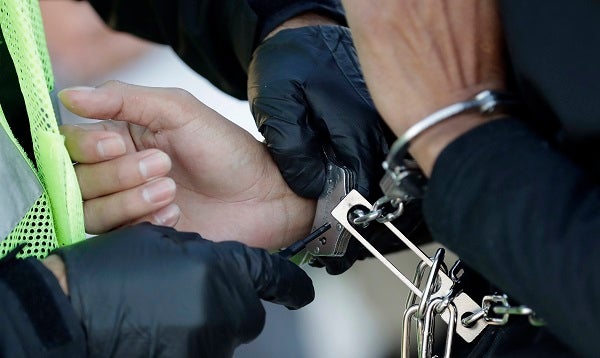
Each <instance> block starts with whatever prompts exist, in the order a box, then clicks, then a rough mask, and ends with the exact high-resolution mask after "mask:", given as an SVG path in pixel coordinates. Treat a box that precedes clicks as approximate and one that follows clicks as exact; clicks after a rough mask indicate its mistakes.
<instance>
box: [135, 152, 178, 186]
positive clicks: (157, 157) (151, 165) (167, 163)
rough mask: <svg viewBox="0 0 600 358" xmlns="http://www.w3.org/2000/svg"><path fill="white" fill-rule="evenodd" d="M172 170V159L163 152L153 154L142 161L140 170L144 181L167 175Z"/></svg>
mask: <svg viewBox="0 0 600 358" xmlns="http://www.w3.org/2000/svg"><path fill="white" fill-rule="evenodd" d="M170 169H171V158H169V156H168V155H167V154H165V153H163V152H159V151H157V152H153V153H152V154H150V155H148V156H147V157H145V158H143V159H142V160H140V163H139V170H140V174H142V177H143V178H144V179H150V178H153V177H156V176H159V175H164V174H166V173H167V172H168V171H169V170H170Z"/></svg>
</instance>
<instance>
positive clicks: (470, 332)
mask: <svg viewBox="0 0 600 358" xmlns="http://www.w3.org/2000/svg"><path fill="white" fill-rule="evenodd" d="M360 206H362V207H365V208H367V210H371V209H372V208H373V207H372V205H371V204H370V203H369V202H368V201H367V200H366V199H365V198H364V197H363V196H362V195H360V193H359V192H358V191H356V190H352V191H351V192H350V193H349V194H348V195H347V196H346V197H345V198H344V199H343V200H342V201H341V202H340V203H339V204H338V206H336V207H335V208H334V209H333V211H332V216H333V217H334V218H335V219H336V220H337V221H338V222H339V223H340V224H342V226H343V227H344V228H345V229H346V230H348V232H350V233H351V234H352V236H354V238H356V239H357V240H358V241H359V242H360V243H361V244H362V245H363V246H364V247H365V248H366V249H367V250H369V252H370V253H371V254H372V255H373V256H374V257H375V258H377V259H378V260H379V261H380V262H381V263H382V264H383V265H384V266H385V267H386V268H387V269H388V270H390V271H391V272H392V273H393V274H394V275H395V276H396V277H397V278H398V279H400V281H402V283H404V284H405V285H406V286H407V287H408V288H409V290H411V291H412V292H413V293H414V294H415V295H416V296H417V297H423V293H422V292H421V290H420V289H419V288H418V287H416V286H415V285H414V284H413V282H412V281H411V280H409V279H408V278H406V276H405V275H404V274H403V273H402V272H400V270H398V269H397V268H396V267H395V266H394V265H393V264H392V263H391V262H390V261H389V260H387V259H386V258H385V257H384V256H383V255H382V254H381V253H380V252H379V251H377V249H375V247H373V245H371V244H370V243H369V242H368V241H367V240H366V239H365V238H364V237H363V236H362V235H361V234H360V233H359V232H358V231H357V229H356V228H355V227H354V225H353V224H352V223H351V222H350V221H349V213H351V212H352V211H353V210H354V209H355V208H356V207H360ZM382 225H385V226H386V227H387V228H388V229H389V230H390V231H391V232H392V233H393V234H394V235H395V236H396V237H398V239H399V240H401V241H402V242H403V243H404V244H405V245H406V246H407V247H408V248H409V249H410V250H411V251H412V252H413V253H414V254H415V255H417V257H418V258H419V259H420V260H422V261H423V262H424V263H425V264H426V265H428V266H430V267H431V266H432V265H433V262H432V260H431V259H430V258H429V257H428V256H427V255H426V254H425V253H424V252H423V251H421V250H420V249H419V248H418V247H417V246H416V245H415V244H414V243H412V242H411V241H410V240H408V239H407V238H406V236H404V235H403V234H402V233H401V232H400V230H398V229H397V228H396V227H395V226H394V225H392V224H391V223H389V222H386V223H383V224H382ZM438 276H439V278H440V288H439V290H437V292H435V293H434V294H432V298H436V297H443V296H445V295H446V294H447V293H448V292H449V291H450V290H451V289H452V287H453V285H454V282H453V281H452V279H450V277H448V276H447V275H446V274H445V273H443V272H440V273H439V274H438ZM453 303H454V305H455V306H456V308H457V315H458V317H461V316H462V315H463V314H464V313H467V312H475V311H476V310H478V309H479V308H480V305H478V304H477V303H476V302H475V301H473V299H471V298H470V297H469V296H468V295H466V294H465V293H463V292H461V293H460V294H458V295H456V297H455V298H454V300H453ZM442 318H443V319H444V321H446V323H448V320H449V319H450V314H449V312H448V311H445V312H444V313H443V314H442ZM486 326H487V323H486V322H485V321H484V320H479V321H477V322H475V323H474V324H473V325H472V326H471V327H465V326H463V325H457V327H456V332H457V334H458V335H460V336H461V337H462V338H463V339H464V340H465V341H466V342H471V341H473V340H474V339H475V338H476V337H477V336H478V335H479V334H480V333H481V332H482V331H483V330H484V329H485V327H486Z"/></svg>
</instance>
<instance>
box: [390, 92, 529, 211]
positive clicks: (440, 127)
mask: <svg viewBox="0 0 600 358" xmlns="http://www.w3.org/2000/svg"><path fill="white" fill-rule="evenodd" d="M517 106H518V101H517V100H516V98H515V97H514V96H512V95H511V94H508V93H502V92H496V91H490V90H485V91H483V92H480V93H479V94H477V95H476V96H475V97H474V98H473V99H471V100H468V101H463V102H457V103H455V104H452V105H450V106H447V107H444V108H442V109H440V110H438V111H436V112H434V113H432V114H430V115H429V116H427V117H425V118H423V119H422V120H420V121H419V122H417V123H416V124H414V125H413V126H411V127H410V128H409V129H408V130H407V131H406V132H405V133H404V134H403V135H401V136H400V137H399V138H398V139H397V140H396V141H395V142H394V144H393V145H392V147H391V149H390V153H389V154H388V156H387V158H386V160H385V161H384V162H383V167H384V169H385V171H386V175H385V176H384V178H383V179H382V181H381V183H380V186H381V188H382V190H383V192H384V194H385V195H386V196H388V197H390V198H395V197H399V198H402V199H403V200H410V198H412V197H415V196H419V195H421V194H419V193H420V192H422V188H421V189H419V190H417V191H415V190H407V186H406V185H407V182H410V181H411V178H417V177H419V175H421V176H422V174H419V173H418V169H415V168H414V164H411V163H410V161H408V159H407V154H408V151H409V147H411V145H412V144H413V142H414V147H411V154H412V155H413V158H414V159H415V160H416V161H417V163H418V164H419V166H420V167H421V170H422V171H423V172H424V173H425V174H426V175H429V174H430V173H431V170H432V168H433V164H434V163H435V160H436V159H437V156H438V155H439V153H440V152H441V151H442V150H443V149H444V148H445V147H446V146H447V145H448V144H450V142H451V141H453V140H454V139H456V138H457V137H458V136H460V135H462V134H463V133H465V132H467V131H468V130H470V129H472V128H474V127H476V126H478V125H479V124H482V123H483V122H484V120H489V119H493V118H498V117H499V115H501V114H499V113H502V111H500V109H504V108H514V107H517ZM454 118H461V120H457V121H448V120H449V119H454ZM425 132H427V133H426V134H425V135H423V134H424V133H425ZM413 181H414V180H413ZM419 181H420V180H419ZM413 192H414V193H413Z"/></svg>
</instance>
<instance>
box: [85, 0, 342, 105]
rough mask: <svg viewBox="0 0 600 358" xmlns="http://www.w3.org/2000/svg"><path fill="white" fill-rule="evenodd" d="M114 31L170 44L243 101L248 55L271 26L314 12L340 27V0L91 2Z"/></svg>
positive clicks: (187, 62) (219, 85)
mask: <svg viewBox="0 0 600 358" xmlns="http://www.w3.org/2000/svg"><path fill="white" fill-rule="evenodd" d="M89 2H90V3H91V4H92V6H94V8H95V9H96V11H97V12H98V13H99V14H100V16H101V17H102V18H103V19H104V20H105V21H106V22H107V23H108V24H109V25H110V26H111V27H113V28H114V29H116V30H119V31H124V32H128V33H132V34H134V35H137V36H139V37H142V38H145V39H147V40H150V41H153V42H157V43H161V44H167V45H170V46H171V47H172V48H173V49H174V50H175V52H177V54H178V55H179V56H180V57H181V59H183V61H184V62H185V63H186V64H188V65H189V66H190V67H191V68H192V69H193V70H195V71H196V72H198V73H199V74H200V75H202V76H204V77H205V78H206V79H208V80H209V81H210V82H212V83H213V84H214V85H215V86H217V87H218V88H220V89H221V90H223V91H224V92H226V93H228V94H230V95H232V96H234V97H237V98H239V99H246V97H247V95H246V82H247V75H246V74H247V70H248V65H249V64H250V59H251V57H252V52H253V50H254V49H255V48H256V46H257V45H258V44H259V43H260V41H261V40H262V39H263V38H264V37H265V36H266V35H267V34H268V33H269V32H270V31H271V30H273V29H274V28H275V27H277V26H278V25H279V24H281V23H283V22H284V21H285V20H287V19H290V18H292V17H294V16H296V15H299V14H302V13H304V12H309V11H310V12H314V13H317V14H322V15H325V16H329V17H331V18H332V19H334V20H337V21H339V22H340V23H344V22H345V20H344V14H343V11H342V9H341V5H340V2H339V1H338V0H318V1H317V0H311V1H299V0H266V1H265V0H218V1H198V0H179V1H176V2H174V1H172V0H128V1H120V0H112V1H106V0H90V1H89Z"/></svg>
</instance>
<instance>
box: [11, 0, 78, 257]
mask: <svg viewBox="0 0 600 358" xmlns="http://www.w3.org/2000/svg"><path fill="white" fill-rule="evenodd" d="M0 26H1V27H2V33H3V35H4V39H5V41H6V44H7V46H8V49H9V52H10V54H11V57H12V59H13V62H14V65H15V69H16V71H17V75H18V78H19V84H20V87H21V92H22V93H23V97H24V100H25V105H26V107H27V115H28V117H29V123H30V129H31V136H32V141H33V148H34V154H35V159H36V163H37V168H34V166H33V164H32V163H31V162H30V161H29V163H30V165H31V167H32V169H34V170H35V171H36V173H37V175H38V177H39V178H40V181H41V183H42V185H43V187H44V189H45V190H44V193H43V194H42V196H41V197H40V198H39V199H38V200H37V202H36V203H35V204H34V205H33V207H32V208H31V209H30V211H29V212H28V213H27V215H26V216H25V217H24V218H23V220H22V221H21V222H20V223H19V224H18V225H17V227H16V228H15V229H14V230H13V232H12V233H11V234H10V235H9V236H8V237H7V238H6V239H5V240H3V241H2V242H0V256H4V255H5V254H6V253H7V252H9V251H10V250H11V249H12V248H14V247H16V246H17V245H18V244H20V243H25V244H26V245H27V246H26V247H25V249H24V250H22V254H21V256H36V257H44V256H45V255H46V254H47V253H48V252H49V251H50V250H51V249H53V248H55V247H57V246H59V245H66V244H70V243H72V242H76V241H79V240H82V239H84V238H85V232H84V224H83V204H82V200H81V193H80V191H79V185H78V184H77V178H76V176H75V171H74V170H73V166H72V164H71V160H70V158H69V155H68V153H67V151H66V149H65V147H64V138H63V137H62V136H61V135H60V133H59V131H58V126H57V124H56V118H55V114H54V110H53V107H52V101H51V99H50V95H49V93H50V92H51V91H52V89H53V85H54V78H53V75H52V70H51V66H50V59H49V56H48V51H47V48H46V41H45V38H44V29H43V25H42V21H41V13H40V9H39V4H38V1H37V0H0ZM0 65H1V64H0ZM0 117H1V118H0V122H1V124H2V127H3V128H4V130H6V132H7V133H9V136H10V137H11V138H12V140H13V142H14V143H15V145H17V146H18V147H19V150H20V151H21V153H22V154H23V157H24V160H28V159H27V158H26V155H25V153H24V151H23V149H22V148H21V147H20V146H19V145H18V143H17V141H16V140H15V138H14V136H13V135H12V132H11V131H10V128H8V124H7V122H6V119H5V118H4V114H3V113H2V112H1V111H0Z"/></svg>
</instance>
